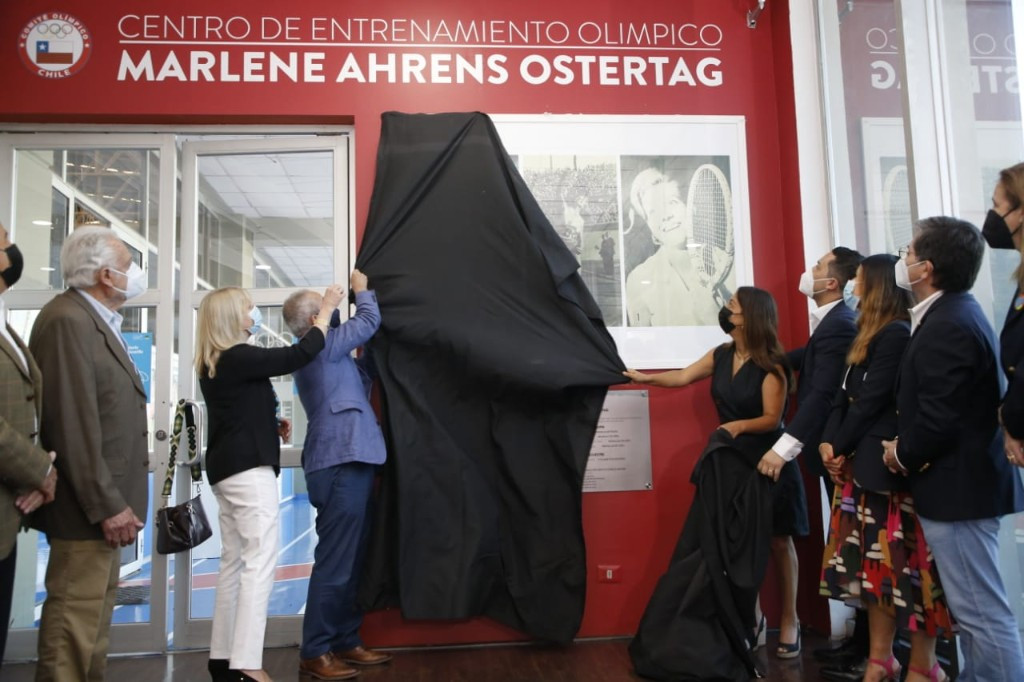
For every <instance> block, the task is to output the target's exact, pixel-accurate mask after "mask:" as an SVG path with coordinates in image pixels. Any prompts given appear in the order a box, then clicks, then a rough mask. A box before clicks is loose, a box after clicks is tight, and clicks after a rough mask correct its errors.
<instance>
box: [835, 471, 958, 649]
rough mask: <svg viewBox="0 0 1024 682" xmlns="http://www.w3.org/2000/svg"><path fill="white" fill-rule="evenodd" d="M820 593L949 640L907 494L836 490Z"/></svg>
mask: <svg viewBox="0 0 1024 682" xmlns="http://www.w3.org/2000/svg"><path fill="white" fill-rule="evenodd" d="M820 592H821V594H823V595H824V596H826V597H830V598H832V599H837V600H840V601H844V602H846V603H848V604H850V605H851V606H856V607H860V608H865V607H866V606H867V605H870V604H874V605H878V606H881V607H882V608H883V609H885V610H886V611H887V612H888V613H889V614H890V615H892V616H893V617H894V618H895V619H896V625H897V627H901V628H905V629H907V630H910V631H911V632H917V631H924V632H926V633H927V634H928V635H931V636H933V637H934V636H944V637H951V636H952V634H953V633H952V621H951V618H950V615H949V609H948V608H947V607H946V600H945V597H944V595H943V593H942V585H941V584H940V583H939V574H938V571H937V570H936V568H935V565H934V564H933V563H932V555H931V551H930V550H929V549H928V544H927V543H926V542H925V538H924V532H923V531H922V530H921V524H920V522H919V521H918V519H917V514H915V513H914V501H913V499H912V498H911V496H910V493H908V492H894V493H891V494H890V493H876V492H872V491H870V490H864V489H863V488H860V487H859V486H857V485H855V484H854V483H853V482H847V483H845V484H844V485H842V486H836V490H835V496H834V497H833V498H832V521H831V523H830V527H829V533H828V546H827V547H825V556H824V559H823V561H822V570H821V587H820Z"/></svg>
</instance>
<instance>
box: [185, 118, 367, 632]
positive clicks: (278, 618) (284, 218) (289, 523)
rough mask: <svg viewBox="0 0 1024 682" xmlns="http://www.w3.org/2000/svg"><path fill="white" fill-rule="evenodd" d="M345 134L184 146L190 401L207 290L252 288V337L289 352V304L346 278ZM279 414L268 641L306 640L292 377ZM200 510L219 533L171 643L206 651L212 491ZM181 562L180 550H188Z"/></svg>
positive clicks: (298, 417) (188, 570)
mask: <svg viewBox="0 0 1024 682" xmlns="http://www.w3.org/2000/svg"><path fill="white" fill-rule="evenodd" d="M349 163H350V160H349V148H348V137H347V136H345V135H326V136H319V137H295V138H274V139H260V140H217V141H206V140H195V141H189V142H185V143H184V145H183V146H182V153H181V169H182V188H181V201H182V203H181V206H182V210H181V234H182V239H181V263H182V278H181V281H182V286H181V292H182V293H181V304H180V318H179V319H180V324H179V353H180V357H181V362H180V363H179V376H178V385H179V386H180V387H181V396H182V397H193V398H194V399H195V400H197V401H201V400H202V394H201V393H200V391H199V388H198V382H197V381H196V377H195V373H194V371H193V370H192V362H191V359H192V357H193V346H194V341H195V313H196V310H197V309H198V307H199V303H200V301H202V299H203V297H204V296H205V295H206V293H207V292H208V291H211V290H213V289H216V288H219V287H223V286H240V287H244V288H245V289H247V290H248V291H249V293H250V295H251V296H252V299H253V302H254V303H255V304H256V305H257V306H259V307H260V309H261V311H262V313H263V329H262V331H261V333H260V334H259V336H258V337H257V338H256V340H255V342H256V343H258V344H261V345H264V346H268V347H272V346H280V345H289V344H291V343H292V342H293V339H292V337H291V334H290V333H289V332H288V330H287V327H286V326H285V324H284V323H283V320H282V317H281V304H282V303H283V302H284V300H285V298H287V297H288V295H289V294H291V293H292V292H294V291H297V290H300V289H306V288H311V289H317V290H323V288H324V287H325V286H327V285H328V284H330V283H332V282H336V281H344V280H345V279H346V278H347V275H346V273H347V272H348V271H349V260H350V253H351V249H352V244H351V243H350V239H349V238H348V235H349V234H350V230H349V225H350V224H351V221H352V216H351V202H350V200H349V197H350V190H351V186H350V176H349V172H348V169H349ZM272 383H273V385H274V389H275V391H276V393H277V397H278V401H279V404H280V406H281V416H282V417H286V418H289V419H291V420H292V424H293V431H292V439H291V442H290V443H284V444H283V445H282V460H281V466H282V469H281V476H280V477H279V479H278V485H279V489H280V498H281V510H280V511H281V540H280V546H279V553H278V567H277V572H276V576H275V583H274V589H273V592H272V594H271V600H270V618H269V620H268V625H267V639H266V645H267V646H282V645H288V644H294V643H295V642H298V641H299V640H300V639H301V627H302V618H301V616H302V614H303V613H304V611H305V601H306V586H307V584H308V577H309V569H310V567H311V565H312V556H313V547H314V546H315V543H316V535H315V532H314V530H313V520H314V517H313V512H312V510H311V508H310V505H309V502H308V497H307V495H306V491H305V479H304V478H303V475H302V470H301V468H299V467H300V454H301V445H302V441H303V438H304V435H305V418H304V414H303V412H302V406H301V404H300V403H299V400H298V396H297V394H296V392H295V389H294V388H293V386H292V383H291V378H290V377H287V376H286V377H276V378H274V379H273V380H272ZM188 483H189V480H188V477H187V473H186V472H185V471H184V470H183V471H180V472H179V473H178V478H177V483H176V485H175V488H176V490H177V493H176V494H177V499H178V501H184V500H185V499H187V497H188V496H190V495H191V494H192V491H191V489H190V488H191V486H189V485H188ZM203 505H204V507H205V509H206V512H207V515H208V516H209V518H210V520H211V521H212V522H213V524H214V527H215V530H214V537H213V538H212V539H211V540H209V541H207V542H205V543H204V544H203V545H201V546H200V547H198V548H197V550H196V551H194V552H193V553H192V555H191V557H190V560H189V561H184V560H182V561H177V562H176V565H175V566H174V584H175V586H178V585H186V586H188V588H187V589H174V590H173V593H174V597H173V608H174V646H175V647H176V648H177V647H180V648H191V647H198V648H203V647H207V646H209V642H210V625H211V617H212V615H213V601H214V592H215V586H216V580H217V571H218V567H219V561H220V542H219V529H217V527H216V526H217V522H216V517H217V503H216V499H215V498H214V496H213V494H212V493H211V492H210V490H209V487H208V486H204V487H203ZM179 556H183V555H179Z"/></svg>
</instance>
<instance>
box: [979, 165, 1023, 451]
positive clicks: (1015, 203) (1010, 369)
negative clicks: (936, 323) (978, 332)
mask: <svg viewBox="0 0 1024 682" xmlns="http://www.w3.org/2000/svg"><path fill="white" fill-rule="evenodd" d="M1022 227H1024V163H1018V164H1017V165H1015V166H1010V167H1009V168H1004V169H1003V170H1001V171H999V182H998V183H996V187H995V190H994V191H993V192H992V209H991V210H989V212H988V215H987V216H986V217H985V225H984V227H983V228H982V230H981V234H982V236H984V237H985V241H986V242H988V245H989V246H990V247H992V248H993V249H1007V250H1014V251H1017V252H1018V253H1024V230H1022V229H1021V228H1022ZM1013 280H1014V284H1016V285H1017V290H1016V291H1014V293H1013V299H1012V300H1011V301H1010V309H1009V310H1008V311H1007V312H1006V322H1005V323H1004V324H1003V331H1002V332H1001V333H1000V334H999V360H1000V362H1001V363H1002V365H1003V372H1004V373H1005V374H1006V381H1007V386H1006V394H1005V395H1004V396H1003V404H1002V406H1001V407H1000V408H999V423H1000V424H1002V425H1003V447H1004V449H1005V451H1006V458H1007V459H1008V460H1009V461H1010V462H1011V463H1012V464H1015V465H1017V466H1019V467H1024V365H1022V363H1024V260H1022V261H1021V262H1020V263H1019V264H1018V265H1017V269H1016V270H1015V271H1014V273H1013ZM1018 368H1021V376H1020V377H1018V376H1017V369H1018Z"/></svg>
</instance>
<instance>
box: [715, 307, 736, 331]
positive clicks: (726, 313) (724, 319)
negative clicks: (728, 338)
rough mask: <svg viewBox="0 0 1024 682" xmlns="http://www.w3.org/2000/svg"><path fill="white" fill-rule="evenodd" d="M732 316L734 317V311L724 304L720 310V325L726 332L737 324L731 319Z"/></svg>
mask: <svg viewBox="0 0 1024 682" xmlns="http://www.w3.org/2000/svg"><path fill="white" fill-rule="evenodd" d="M730 317H732V311H731V310H729V309H728V308H726V307H725V306H724V305H723V306H722V309H721V310H719V311H718V326H719V327H721V328H722V331H723V332H725V333H726V334H728V333H730V332H731V331H732V330H733V329H735V328H736V325H734V324H733V323H732V321H730V320H729V318H730Z"/></svg>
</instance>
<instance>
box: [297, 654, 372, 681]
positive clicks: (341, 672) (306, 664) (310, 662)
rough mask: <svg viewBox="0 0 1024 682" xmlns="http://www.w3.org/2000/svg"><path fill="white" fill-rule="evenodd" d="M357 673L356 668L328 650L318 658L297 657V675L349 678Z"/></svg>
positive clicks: (338, 678) (331, 678)
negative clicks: (349, 665)
mask: <svg viewBox="0 0 1024 682" xmlns="http://www.w3.org/2000/svg"><path fill="white" fill-rule="evenodd" d="M358 674H359V671H358V670H355V669H353V668H350V667H348V666H347V665H345V664H344V663H342V662H341V660H340V659H338V658H336V657H335V656H334V654H332V653H331V652H330V651H328V652H327V653H326V654H324V655H323V656H320V657H319V658H302V659H299V675H300V676H302V675H305V676H307V677H312V678H314V679H317V680H351V679H352V678H353V677H355V676H356V675H358Z"/></svg>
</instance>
